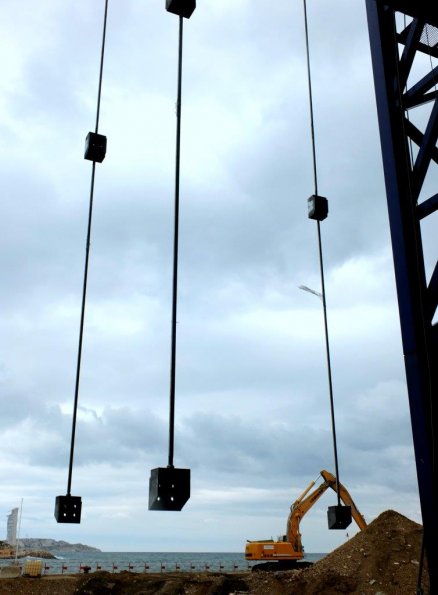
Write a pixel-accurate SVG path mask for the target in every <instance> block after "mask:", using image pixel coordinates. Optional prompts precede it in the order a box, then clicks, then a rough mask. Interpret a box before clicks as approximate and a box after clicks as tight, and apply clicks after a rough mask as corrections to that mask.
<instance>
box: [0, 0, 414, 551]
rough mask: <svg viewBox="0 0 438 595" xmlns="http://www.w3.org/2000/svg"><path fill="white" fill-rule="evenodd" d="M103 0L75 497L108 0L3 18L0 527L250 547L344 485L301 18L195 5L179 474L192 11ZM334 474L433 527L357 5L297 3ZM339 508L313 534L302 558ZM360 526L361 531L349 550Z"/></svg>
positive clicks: (324, 538)
mask: <svg viewBox="0 0 438 595" xmlns="http://www.w3.org/2000/svg"><path fill="white" fill-rule="evenodd" d="M164 4H165V2H164V0H160V1H158V2H151V1H149V2H144V1H140V0H124V1H123V2H115V1H112V0H110V2H109V14H108V28H107V47H106V57H105V67H104V80H103V91H102V106H101V120H100V132H101V133H102V134H105V135H106V136H107V137H108V151H107V157H106V159H105V161H104V162H103V164H101V165H99V164H98V165H97V168H96V169H97V173H96V187H95V209H94V218H93V228H92V242H91V258H90V269H89V286H88V300H87V309H86V320H85V330H84V347H83V365H82V377H81V385H80V397H79V407H80V411H79V418H78V426H77V436H76V437H77V442H76V458H75V467H74V473H73V488H72V493H73V495H78V496H81V497H82V500H83V511H82V522H81V524H80V525H58V524H57V523H56V521H55V519H54V516H53V510H54V503H55V497H56V496H57V495H62V494H65V493H66V485H67V471H68V454H69V446H70V430H71V419H72V417H71V416H72V404H73V397H74V381H75V367H76V356H77V343H78V333H79V319H80V305H81V291H82V280H83V266H84V256H85V237H86V224H87V211H88V198H89V185H90V175H91V163H90V162H89V161H85V160H84V159H83V147H84V142H85V137H86V135H87V133H88V131H89V130H94V123H95V112H96V97H97V82H98V70H99V57H100V44H101V31H102V22H103V9H104V2H103V0H74V1H73V0H64V1H62V2H60V1H59V0H41V1H40V2H38V6H36V5H35V2H34V1H33V0H20V1H19V2H17V1H16V0H3V1H2V3H1V6H0V39H1V42H0V51H1V77H0V151H1V160H0V169H1V172H0V175H1V187H2V201H1V205H2V214H1V221H2V233H1V234H0V271H1V278H2V291H1V292H0V303H1V312H2V314H1V317H0V383H1V412H0V429H1V444H2V457H1V461H0V475H1V477H2V489H1V490H0V503H1V507H0V510H1V516H2V517H3V519H4V534H5V533H6V515H7V513H8V512H9V511H10V509H11V508H13V507H14V506H19V504H20V501H21V498H23V500H24V505H23V519H22V528H21V535H22V536H23V537H52V538H55V539H65V540H67V541H72V542H77V541H80V542H82V543H87V544H89V545H94V546H96V547H99V548H101V549H104V550H108V551H125V550H131V551H165V550H167V551H178V550H181V551H236V552H237V551H243V550H244V545H245V541H246V540H247V539H259V538H270V537H271V536H272V537H277V536H278V535H280V534H282V533H283V532H284V530H285V524H286V519H287V515H288V511H289V506H290V504H291V502H292V501H293V500H295V498H296V497H297V496H298V495H299V494H300V493H301V491H302V490H303V489H304V488H305V487H306V486H307V485H308V483H309V482H310V481H311V480H313V479H314V478H315V477H316V476H317V475H318V473H319V471H320V470H321V469H328V470H330V471H332V472H333V471H334V460H333V448H332V437H331V425H330V411H329V397H328V383H327V368H326V359H325V344H324V327H323V313H322V303H321V301H320V300H319V298H318V297H316V296H314V295H312V294H310V293H308V292H305V291H302V290H300V289H299V286H300V285H306V286H308V287H310V288H312V289H314V290H315V291H320V290H321V286H320V278H319V262H318V252H317V234H316V224H315V222H313V221H310V220H309V219H308V218H307V197H308V196H309V195H310V194H312V193H313V178H312V163H311V146H310V132H309V109H308V95H307V78H306V63H305V40H304V23H303V7H302V2H301V1H300V0H294V1H292V0H290V1H287V0H277V1H276V2H271V3H270V2H266V1H262V0H251V1H250V0H221V1H220V2H217V1H214V0H199V2H198V8H197V10H196V11H195V13H194V14H193V16H192V18H191V19H190V20H189V21H187V20H186V21H185V22H184V25H185V29H184V33H185V44H184V69H183V124H182V164H181V166H182V176H181V220H180V223H181V228H180V285H179V303H178V338H177V403H176V441H175V465H176V466H177V467H190V468H191V470H192V496H191V499H190V501H189V502H188V503H187V505H186V506H185V508H184V509H183V511H182V512H180V513H165V512H150V511H148V491H149V485H148V483H149V474H150V469H151V468H154V467H159V466H165V465H166V464H167V437H168V430H167V423H168V394H169V367H170V353H169V352H170V320H171V281H172V242H173V197H174V194H173V193H174V155H175V122H176V120H175V100H176V67H177V35H178V17H176V16H174V15H171V14H169V13H167V12H166V11H165V9H164ZM308 10H309V29H310V43H311V60H312V74H313V92H314V109H315V126H316V139H317V155H318V172H319V191H320V193H321V194H323V195H325V196H327V197H328V199H329V208H330V213H329V217H328V219H327V220H326V221H324V222H323V223H322V234H323V245H324V257H325V264H326V295H327V305H328V316H329V334H330V342H331V350H332V366H333V385H334V397H335V406H336V422H337V430H338V449H339V468H340V478H341V481H342V482H343V483H344V484H345V485H346V486H347V488H348V489H349V491H350V493H351V494H352V496H353V498H354V499H355V501H356V503H357V505H358V507H359V509H360V511H361V512H362V514H363V515H364V516H365V518H366V519H367V521H368V522H369V521H372V520H373V519H374V518H375V517H376V516H378V515H379V514H380V513H381V512H383V511H384V510H387V509H390V508H392V509H395V510H397V511H398V512H400V513H402V514H405V515H406V516H408V517H409V518H411V519H413V520H416V521H420V510H419V500H418V489H417V482H416V471H415V463H414V456H413V446H412V435H411V429H410V416H409V408H408V399H407V393H406V385H405V375H404V366H403V355H402V347H401V340H400V328H399V319H398V308H397V301H396V294H395V284H394V273H393V265H392V254H391V247H390V237H389V226H388V217H387V210H386V198H385V189H384V182H383V173H382V165H381V153H380V143H379V136H378V126H377V116H376V108H375V99H374V87H373V80H372V70H371V62H370V52H369V41H368V29H367V22H366V14H365V4H364V2H363V1H360V2H351V0H337V2H335V3H332V2H330V3H329V2H326V1H325V0H313V1H312V0H311V1H310V2H308ZM333 504H336V496H335V494H334V492H332V491H330V493H326V494H325V495H324V496H323V497H322V498H321V500H320V501H319V502H318V504H317V505H315V506H314V508H313V509H312V510H311V511H310V512H309V513H308V515H307V516H306V518H305V519H304V520H303V522H302V535H303V538H302V539H303V544H304V546H305V549H306V550H307V551H309V552H322V551H329V550H331V549H332V548H334V547H335V546H336V545H338V544H340V543H342V542H343V541H344V540H345V539H346V535H345V532H344V531H341V532H333V531H328V529H327V520H326V510H327V507H328V506H330V505H333ZM355 531H356V529H355V528H353V526H352V527H350V528H349V534H350V535H352V534H353V533H354V532H355Z"/></svg>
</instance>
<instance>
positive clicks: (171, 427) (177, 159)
mask: <svg viewBox="0 0 438 595" xmlns="http://www.w3.org/2000/svg"><path fill="white" fill-rule="evenodd" d="M182 56H183V17H182V16H180V17H179V43H178V97H177V102H176V154H175V215H174V237H173V282H172V338H171V351H170V399H169V401H170V403H169V461H168V466H169V467H173V455H174V446H175V376H176V323H177V321H176V316H177V303H178V236H179V181H180V160H181V88H182Z"/></svg>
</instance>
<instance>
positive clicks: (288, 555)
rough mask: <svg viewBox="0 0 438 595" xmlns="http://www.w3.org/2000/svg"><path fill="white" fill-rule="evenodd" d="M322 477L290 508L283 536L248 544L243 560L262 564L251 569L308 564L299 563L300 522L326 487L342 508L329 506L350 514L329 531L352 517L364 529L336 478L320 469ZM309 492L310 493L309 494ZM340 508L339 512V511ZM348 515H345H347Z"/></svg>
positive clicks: (363, 524)
mask: <svg viewBox="0 0 438 595" xmlns="http://www.w3.org/2000/svg"><path fill="white" fill-rule="evenodd" d="M321 476H322V478H323V480H324V481H323V483H322V484H321V485H319V486H318V487H316V488H315V489H314V490H313V491H312V492H310V490H311V489H312V488H313V486H314V485H315V483H316V480H315V481H312V482H311V483H310V484H309V485H308V487H307V488H306V489H305V490H304V492H303V493H302V494H301V496H299V498H298V499H297V500H295V502H294V503H293V504H292V506H291V507H290V514H289V517H288V519H287V529H286V535H283V536H282V537H280V538H279V539H278V541H274V540H273V539H266V540H261V541H248V542H247V544H246V548H245V558H246V559H247V560H248V561H261V562H263V563H262V564H256V565H254V566H253V567H252V570H280V569H287V568H296V567H297V566H298V567H299V568H303V567H305V566H308V565H309V563H306V562H300V560H303V558H304V548H303V545H302V543H301V533H300V522H301V519H302V518H303V516H304V515H305V514H306V512H307V511H308V510H309V509H310V508H311V507H312V506H313V505H314V504H315V502H316V501H317V500H318V499H319V498H320V497H321V496H322V494H323V493H324V492H325V491H326V490H327V488H332V489H333V490H334V491H335V492H337V493H338V495H339V497H340V499H341V500H342V502H343V503H344V505H345V506H341V507H339V506H335V507H330V508H332V509H335V513H339V512H341V513H342V512H343V511H342V509H345V510H346V511H347V512H348V515H349V514H350V510H351V515H350V520H349V521H347V523H346V524H343V525H342V526H341V525H339V526H335V525H332V526H331V527H330V528H345V527H346V526H348V524H349V523H350V522H351V517H353V519H354V520H355V521H356V523H357V525H358V527H359V528H360V529H365V527H366V526H367V524H366V522H365V519H364V517H363V516H362V515H361V513H360V512H359V510H358V509H357V507H356V505H355V503H354V501H353V498H352V497H351V496H350V494H349V493H348V491H347V489H346V488H345V487H344V486H343V485H342V484H341V483H339V486H338V484H337V481H336V477H335V476H334V475H332V474H331V473H329V472H328V471H325V470H322V471H321ZM309 492H310V493H309ZM330 508H329V526H330V513H331V511H330ZM339 509H341V510H339ZM348 515H347V516H348Z"/></svg>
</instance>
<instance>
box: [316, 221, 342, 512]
mask: <svg viewBox="0 0 438 595" xmlns="http://www.w3.org/2000/svg"><path fill="white" fill-rule="evenodd" d="M317 224H318V248H319V265H320V270H321V287H322V307H323V310H324V330H325V350H326V355H327V375H328V383H329V396H330V415H331V422H332V436H333V452H334V457H335V475H336V488H337V489H336V493H337V495H338V506H340V505H341V496H340V489H339V486H340V480H339V464H338V447H337V441H336V424H335V404H334V399H333V382H332V366H331V363H330V344H329V334H328V322H327V302H326V299H325V281H324V261H323V257H322V240H321V225H320V222H319V221H317Z"/></svg>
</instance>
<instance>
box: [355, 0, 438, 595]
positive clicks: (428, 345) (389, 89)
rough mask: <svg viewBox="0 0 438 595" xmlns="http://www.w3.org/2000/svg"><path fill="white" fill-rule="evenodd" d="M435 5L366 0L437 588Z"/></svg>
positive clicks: (422, 496) (427, 529) (426, 529)
mask: <svg viewBox="0 0 438 595" xmlns="http://www.w3.org/2000/svg"><path fill="white" fill-rule="evenodd" d="M432 5H434V3H433V2H430V1H428V2H414V1H411V2H408V1H404V2H403V1H401V0H399V1H397V0H394V1H391V0H366V6H367V15H368V28H369V35H370V44H371V55H372V62H373V71H374V84H375V91H376V100H377V112H378V119H379V128H380V139H381V147H382V156H383V166H384V173H385V184H386V193H387V203H388V213H389V223H390V229H391V240H392V248H393V258H394V268H395V277H396V285H397V295H398V303H399V313H400V323H401V332H402V342H403V351H404V357H405V368H406V378H407V386H408V395H409V405H410V412H411V422H412V433H413V441H414V449H415V458H416V466H417V476H418V486H419V494H420V502H421V512H422V517H423V527H424V543H425V549H426V554H427V558H428V563H429V574H430V580H431V593H435V592H436V593H438V548H436V547H434V545H435V541H436V536H437V535H438V491H437V484H438V482H437V468H436V459H437V454H438V453H437V442H438V327H437V325H436V324H434V323H433V320H434V316H435V313H436V310H437V305H438V264H437V254H438V241H437V242H435V249H436V253H435V254H434V255H432V259H430V258H429V257H428V259H427V262H428V267H427V268H426V266H425V257H424V254H425V247H424V243H423V237H422V225H423V223H422V221H423V220H425V219H426V218H428V217H431V216H435V223H436V217H437V215H433V213H434V212H435V211H436V210H438V194H437V191H438V188H437V185H438V183H437V180H438V177H436V171H433V170H434V169H436V167H435V164H436V163H438V149H437V139H438V92H437V84H438V67H434V68H433V61H434V59H435V58H437V57H438V28H437V27H438V18H437V8H436V7H434V6H432ZM425 58H426V59H425ZM421 65H422V66H423V67H426V68H425V70H426V72H425V73H423V72H422V71H421ZM420 106H422V108H421V114H419V116H417V117H415V115H416V113H417V114H418V113H419V112H415V110H417V109H418V108H420ZM426 108H430V110H427V109H426ZM427 111H429V113H427ZM414 122H415V123H414ZM434 176H435V177H434ZM434 181H435V192H433V191H432V192H431V187H433V184H434ZM428 256H429V255H428ZM430 263H432V266H430Z"/></svg>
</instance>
